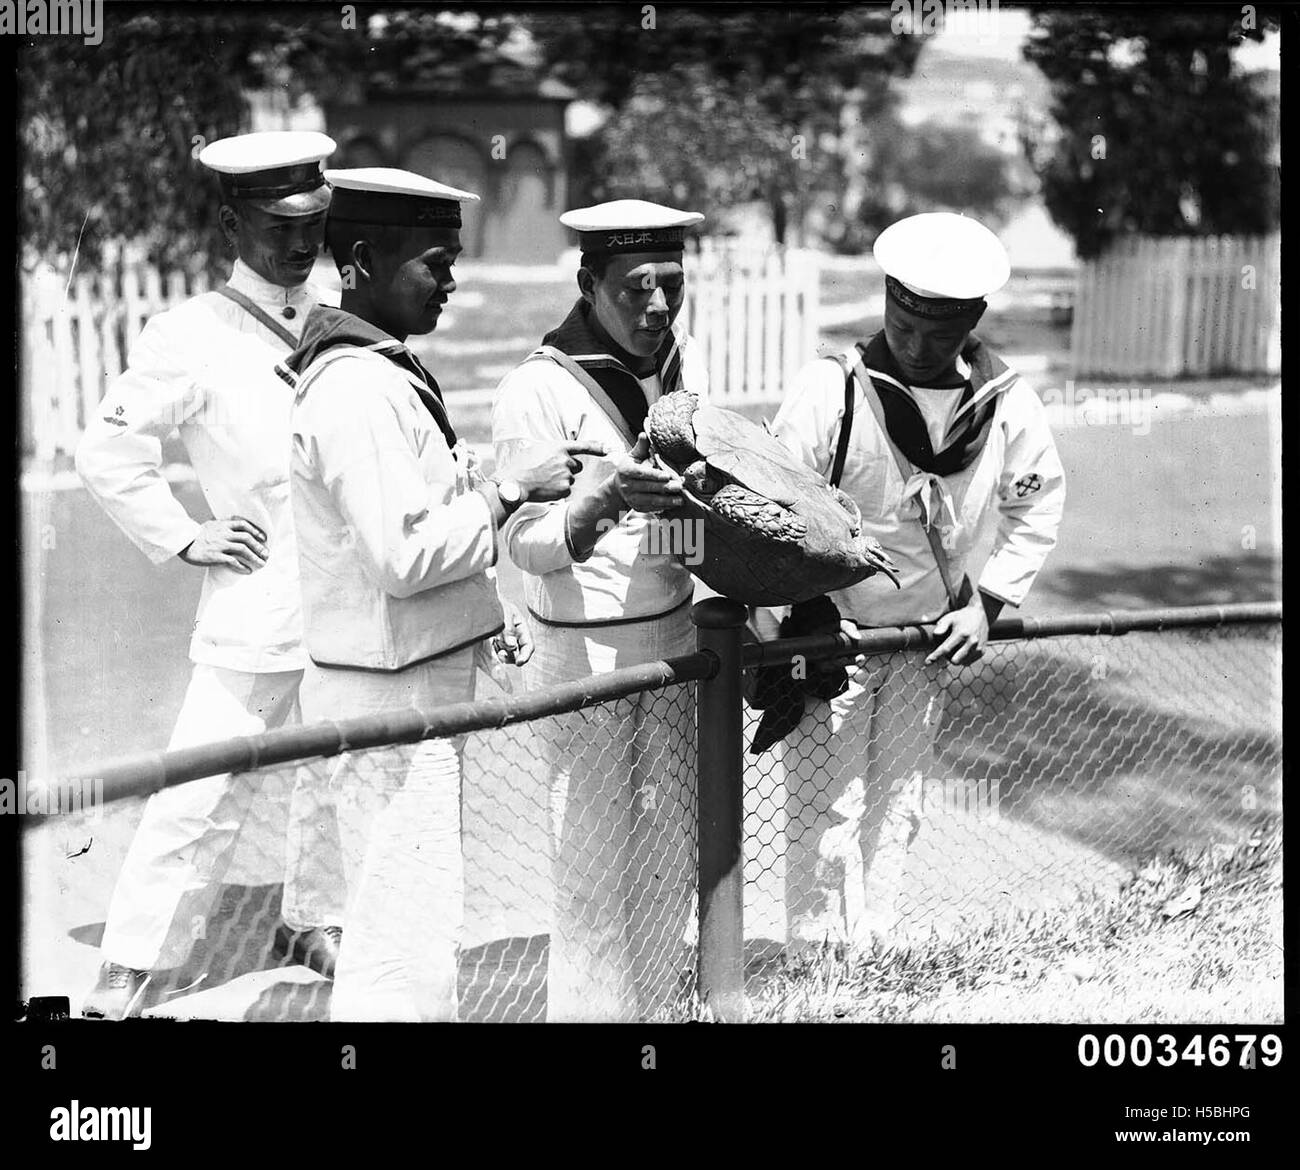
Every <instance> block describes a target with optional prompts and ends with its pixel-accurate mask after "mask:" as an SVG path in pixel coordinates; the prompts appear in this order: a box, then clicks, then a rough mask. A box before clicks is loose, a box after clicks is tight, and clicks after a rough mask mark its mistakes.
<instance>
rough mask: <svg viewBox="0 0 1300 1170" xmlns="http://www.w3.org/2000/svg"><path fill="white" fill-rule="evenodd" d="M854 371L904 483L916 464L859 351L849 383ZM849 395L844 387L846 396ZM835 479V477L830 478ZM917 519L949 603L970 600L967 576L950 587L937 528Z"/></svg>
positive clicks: (955, 604) (955, 606)
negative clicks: (888, 422)
mask: <svg viewBox="0 0 1300 1170" xmlns="http://www.w3.org/2000/svg"><path fill="white" fill-rule="evenodd" d="M854 375H856V376H857V377H858V379H859V381H861V383H862V390H863V394H864V396H865V397H866V400H867V405H868V406H870V407H871V413H872V414H873V415H875V417H876V425H877V426H878V427H879V428H880V433H881V434H882V435H884V437H885V445H886V446H888V448H889V450H890V451H891V452H892V453H893V456H894V462H896V463H897V464H898V470H899V472H900V473H901V475H902V477H903V482H904V483H906V482H907V481H908V480H909V479H911V478H912V476H913V475H915V474H916V468H914V467H913V466H912V463H911V460H909V459H908V458H907V456H906V455H904V454H903V453H902V451H900V450H899V449H898V445H897V444H896V443H895V442H894V440H893V437H892V436H891V435H890V433H889V428H888V427H887V426H885V407H884V404H883V403H882V402H881V401H880V395H879V393H878V392H877V390H876V387H875V384H874V383H873V382H872V381H871V375H870V374H868V373H867V371H866V368H865V367H864V366H863V364H862V357H861V355H860V354H859V355H858V357H857V360H856V361H854V362H853V369H852V371H851V373H850V374H849V385H851V384H852V379H853V376H854ZM848 397H849V393H848V391H847V390H846V393H845V398H846V400H847V399H848ZM832 482H834V481H832ZM917 523H918V524H920V525H921V528H922V530H923V531H924V532H925V538H926V540H927V541H928V542H929V544H930V552H931V553H933V554H934V560H935V564H937V565H938V566H939V577H940V579H941V580H942V581H943V589H944V592H945V593H946V594H947V595H948V604H949V605H950V606H951V607H952V608H953V609H958V608H960V607H961V606H963V605H965V604H966V602H967V601H969V600H970V598H971V594H972V589H971V584H970V578H969V577H963V578H962V583H961V587H960V588H959V589H957V588H954V587H953V583H952V569H951V567H950V566H949V564H948V551H947V550H946V549H945V548H944V547H943V540H942V539H941V538H940V536H939V534H938V532H936V531H935V529H934V525H933V524H931V525H930V527H928V528H927V527H926V526H925V524H924V522H923V521H921V520H920V519H919V518H918V520H917Z"/></svg>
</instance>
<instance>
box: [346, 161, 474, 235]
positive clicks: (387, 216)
mask: <svg viewBox="0 0 1300 1170" xmlns="http://www.w3.org/2000/svg"><path fill="white" fill-rule="evenodd" d="M325 178H326V179H327V180H328V181H329V183H330V184H331V186H333V188H334V202H333V204H332V205H331V206H330V218H331V219H342V220H347V221H349V222H354V223H368V224H377V225H382V224H391V225H394V226H398V227H447V228H458V227H460V226H461V224H460V205H461V204H462V203H474V202H477V201H478V196H477V195H475V194H474V193H473V192H471V191H462V190H460V189H459V188H458V187H449V186H447V184H446V183H439V182H437V181H436V180H435V179H428V178H425V176H424V175H417V174H416V173H415V172H414V171H403V170H399V169H397V168H396V167H351V168H345V169H340V170H328V171H326V172H325Z"/></svg>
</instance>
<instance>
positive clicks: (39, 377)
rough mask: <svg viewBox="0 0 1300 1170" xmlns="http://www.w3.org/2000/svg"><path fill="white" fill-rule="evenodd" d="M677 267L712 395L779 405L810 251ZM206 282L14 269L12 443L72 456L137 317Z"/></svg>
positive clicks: (691, 258) (794, 349) (707, 259)
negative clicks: (18, 290) (17, 334)
mask: <svg viewBox="0 0 1300 1170" xmlns="http://www.w3.org/2000/svg"><path fill="white" fill-rule="evenodd" d="M686 265H687V271H688V273H689V277H688V281H687V289H688V292H687V299H686V306H685V309H684V313H685V315H686V321H687V324H688V328H689V329H690V331H691V333H692V335H693V336H694V338H695V340H696V342H697V343H698V345H699V347H700V350H701V354H702V358H703V360H704V362H705V364H706V367H707V369H708V371H709V385H710V390H711V393H712V394H713V395H714V396H715V398H716V400H717V401H720V402H727V403H731V404H733V405H734V404H736V403H740V402H756V403H764V404H771V403H776V402H779V401H780V400H781V397H782V394H783V393H784V390H785V388H786V386H787V385H788V384H789V382H790V379H791V378H792V377H793V375H794V372H795V370H797V369H798V368H799V366H800V365H802V364H803V363H804V362H806V361H807V360H808V359H809V358H811V357H813V356H814V355H815V353H816V347H817V280H818V266H817V256H816V254H815V253H812V252H806V251H800V250H794V249H788V250H785V251H778V250H766V251H764V250H757V249H754V248H747V247H739V246H734V245H730V244H725V243H723V244H719V243H717V242H716V241H713V240H705V241H703V247H702V249H701V251H700V252H699V253H695V252H691V253H689V254H688V256H687V259H686ZM209 287H210V286H209V283H208V280H207V278H206V276H203V275H197V276H195V275H191V274H188V273H184V272H168V273H166V274H163V273H160V272H159V271H158V270H157V269H155V268H153V267H151V266H150V265H148V264H146V263H145V262H144V261H143V260H141V259H140V258H139V257H138V256H134V255H131V254H128V255H126V257H125V258H115V260H114V262H113V263H111V264H106V265H105V266H104V268H103V270H102V271H98V272H94V273H89V272H86V273H79V274H77V275H75V276H74V277H73V278H72V280H71V282H69V281H68V279H67V276H66V274H61V273H59V272H56V271H55V270H53V269H52V268H49V267H44V266H35V267H29V268H28V269H27V270H26V271H24V273H23V276H22V307H23V314H22V359H21V360H22V366H21V369H22V387H21V392H22V403H23V409H22V421H23V434H22V449H23V450H24V451H25V452H28V453H31V454H34V455H35V456H36V457H37V458H38V459H41V460H54V459H57V458H58V457H59V456H68V455H71V454H72V452H73V451H74V450H75V449H76V445H77V441H78V439H79V438H80V437H81V432H82V429H83V427H84V425H85V422H86V420H87V419H88V418H89V417H91V413H92V412H93V410H94V409H95V408H96V407H97V406H98V404H99V402H100V400H101V399H102V398H103V396H104V391H105V389H106V387H107V385H108V382H109V380H110V379H112V378H113V377H115V376H116V375H117V374H118V373H120V372H121V371H122V370H123V369H124V368H125V366H126V357H127V354H128V353H129V352H130V348H131V343H132V342H133V341H134V340H135V338H136V337H137V336H138V335H139V333H140V330H141V329H143V328H144V323H145V322H146V321H147V320H148V319H149V318H150V317H151V316H152V315H153V314H155V313H157V312H160V311H162V310H163V309H166V308H170V307H171V306H173V305H175V304H178V303H179V302H181V301H183V300H185V299H186V298H188V297H192V296H196V295H198V294H199V293H201V292H206V291H207V290H208V288H209ZM509 356H511V355H510V354H503V355H502V358H503V360H505V359H506V358H508V357H509ZM451 389H454V388H451Z"/></svg>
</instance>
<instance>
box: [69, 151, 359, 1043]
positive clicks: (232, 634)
mask: <svg viewBox="0 0 1300 1170" xmlns="http://www.w3.org/2000/svg"><path fill="white" fill-rule="evenodd" d="M333 148H334V143H333V141H332V140H331V139H329V138H328V137H326V136H325V135H323V134H301V133H288V132H286V133H267V134H247V135H240V136H238V137H235V138H225V139H222V140H221V141H219V142H214V143H212V144H211V145H210V146H208V147H206V148H205V149H204V150H203V152H202V154H201V156H200V157H201V161H202V162H203V163H204V165H205V166H207V167H209V168H211V169H212V170H214V171H215V172H216V173H217V174H218V175H219V177H220V181H221V184H222V191H223V195H224V202H223V205H222V207H221V220H222V227H223V229H224V231H225V235H226V238H227V240H228V242H229V244H230V245H231V247H232V248H234V250H235V254H236V259H235V262H234V270H233V272H232V273H231V276H230V279H229V281H228V282H227V283H226V284H225V285H224V286H222V287H221V288H219V289H216V290H215V291H212V292H207V293H204V294H202V295H201V296H197V297H194V298H192V299H190V300H188V301H186V302H184V303H183V304H181V305H178V306H176V307H174V308H172V309H169V310H168V311H166V312H163V313H159V314H157V315H156V316H155V317H153V318H151V319H150V320H149V322H148V323H147V324H146V325H145V327H144V329H143V331H142V332H141V334H140V336H139V337H138V338H137V339H136V340H135V342H134V343H133V345H132V347H131V352H130V356H129V358H128V366H127V369H126V371H125V372H124V373H123V374H121V375H120V376H119V377H117V378H115V379H114V380H113V382H112V384H111V385H110V386H109V388H108V392H107V394H106V395H105V397H104V400H103V402H102V403H101V405H100V408H99V410H98V411H97V412H95V414H94V417H92V418H91V420H90V422H89V423H88V425H87V428H86V433H85V436H84V437H83V439H82V441H81V444H80V445H79V447H78V449H77V456H76V461H77V470H78V471H79V472H80V474H81V477H82V479H83V480H84V482H85V484H86V487H87V489H88V490H89V491H90V493H91V495H92V496H93V497H94V498H95V500H96V502H97V503H99V504H100V506H101V507H102V508H103V509H104V510H105V511H106V512H107V513H108V515H109V516H110V517H111V518H112V520H113V521H114V522H115V523H116V524H117V525H118V527H119V528H121V529H122V531H123V532H124V533H125V534H126V535H127V536H128V537H129V538H130V539H131V541H132V542H133V543H134V544H135V545H136V546H137V547H138V548H139V549H140V550H141V551H142V552H143V553H144V554H145V555H146V556H148V557H149V559H150V560H152V561H153V562H154V563H156V564H162V563H163V562H165V561H168V560H170V559H171V558H172V557H179V558H180V559H181V560H183V561H184V562H185V563H186V564H189V565H194V566H196V567H197V568H198V569H200V570H201V571H202V573H203V590H202V594H201V596H200V599H199V606H198V613H197V614H196V616H195V622H194V634H193V637H192V639H191V641H190V658H191V659H192V660H193V662H194V664H195V666H194V672H193V675H192V678H191V681H190V685H189V689H188V691H187V692H186V696H185V701H184V703H183V705H182V707H181V712H180V715H179V717H178V719H177V723H176V727H175V731H174V733H173V735H172V739H171V744H170V746H171V747H173V748H177V747H185V746H189V745H191V744H197V743H205V742H210V741H213V740H219V739H223V738H226V737H229V736H234V735H249V734H254V733H256V732H260V731H262V730H264V729H266V728H268V727H277V726H280V725H282V724H285V723H294V722H297V721H298V718H299V708H298V688H299V683H300V681H301V678H302V668H303V666H304V665H305V663H306V655H305V653H304V651H303V646H302V617H301V609H300V601H299V585H298V558H297V552H296V550H295V545H294V530H293V523H292V517H291V514H290V508H289V498H288V472H289V458H288V455H289V406H290V402H291V400H292V394H291V393H290V391H289V390H288V388H287V387H286V386H285V385H284V384H283V383H282V382H281V381H280V380H279V379H277V378H276V377H275V375H274V373H273V372H272V367H273V366H274V364H275V362H276V361H277V360H279V359H280V358H282V357H284V356H285V355H287V354H288V353H289V352H290V351H291V350H292V349H293V348H294V347H295V346H296V345H297V344H298V338H299V333H300V331H301V329H302V325H303V322H304V321H305V320H306V317H307V313H308V311H309V310H310V308H311V307H312V306H313V305H314V304H316V303H317V302H318V301H319V300H320V299H321V297H322V294H321V291H320V290H319V289H317V288H316V287H314V286H313V285H312V284H310V283H309V282H308V276H309V274H310V272H311V268H312V265H313V264H314V263H315V260H316V256H317V252H318V250H319V247H320V242H321V238H322V235H323V232H324V221H325V215H324V212H325V208H326V207H327V206H328V204H329V188H328V187H327V186H325V182H324V178H323V176H322V174H321V166H320V164H321V160H322V159H323V158H324V157H325V156H326V155H328V154H329V152H330V151H331V150H333ZM285 225H289V228H288V230H285ZM176 429H179V433H180V438H181V441H182V442H183V443H184V445H185V448H186V451H187V452H188V454H189V459H190V463H191V464H192V466H193V468H194V470H195V473H196V474H197V477H198V480H199V484H200V486H201V487H202V490H203V494H204V497H205V498H206V500H207V503H208V505H209V506H210V507H211V509H212V511H213V513H214V514H215V516H216V517H217V518H216V519H213V520H209V521H207V522H200V521H198V520H195V519H194V518H193V517H191V516H190V515H189V514H188V513H187V511H186V509H185V507H184V506H183V505H182V504H181V502H180V501H179V500H178V499H177V498H176V496H174V495H173V494H172V490H171V486H170V485H169V483H168V481H167V479H166V478H165V476H164V475H163V471H162V444H163V441H164V440H165V439H166V438H167V436H168V435H169V434H170V433H171V432H172V431H173V430H176ZM259 791H260V786H257V785H252V784H250V783H249V782H248V781H247V780H234V781H232V780H230V778H228V777H212V778H210V779H206V780H198V781H195V782H193V783H191V784H182V785H178V786H176V787H174V788H168V789H166V790H164V791H162V792H159V793H157V794H156V795H154V796H153V797H151V798H150V800H149V803H148V805H147V806H146V809H145V812H144V816H143V819H142V820H141V822H140V826H139V828H138V830H137V831H136V835H135V837H134V839H133V841H132V844H131V848H130V850H129V852H128V854H127V857H126V860H125V862H124V864H123V868H122V871H121V874H120V875H119V878H118V883H117V888H116V890H115V892H114V895H113V899H112V902H111V904H110V906H109V910H108V917H107V922H106V925H105V928H104V936H103V943H102V950H103V954H104V959H105V967H104V971H103V972H102V973H101V980H100V985H99V986H98V987H97V988H96V989H95V991H94V992H93V993H92V995H91V996H90V998H89V999H88V1000H87V1003H86V1008H85V1010H86V1012H87V1013H88V1014H98V1015H107V1016H110V1017H112V1016H118V1015H122V1014H135V1013H136V1012H138V1011H139V1009H140V1005H141V1002H142V999H141V994H140V993H142V992H143V989H144V988H145V986H146V983H147V981H148V980H149V979H150V973H163V972H166V971H169V970H172V969H175V968H177V967H180V966H181V965H182V963H183V961H184V959H185V957H186V955H187V953H188V951H189V945H190V942H191V940H192V938H193V937H194V936H193V924H194V922H195V921H198V920H201V919H202V918H203V917H204V916H205V915H206V914H207V912H208V910H209V908H210V906H211V903H212V899H213V898H214V897H215V895H216V892H217V890H218V889H219V887H220V882H221V877H222V874H223V873H224V872H225V869H226V866H227V865H228V864H229V861H230V858H231V855H232V853H233V850H234V846H235V841H236V837H237V836H238V834H239V830H240V826H241V824H243V823H244V822H245V821H246V820H248V818H250V817H251V818H252V820H251V822H249V823H250V827H251V825H261V826H265V825H268V824H270V825H274V824H275V823H276V820H277V818H276V817H274V816H268V813H270V812H272V811H274V810H270V809H267V808H254V810H253V811H252V812H251V813H250V812H249V808H250V804H251V802H252V801H253V799H254V796H255V794H256V793H257V792H259ZM266 791H267V792H270V791H271V789H270V786H267V789H266ZM257 799H258V800H262V799H269V798H265V797H263V796H257ZM300 815H301V813H300V810H299V809H298V808H297V806H296V804H295V805H294V807H293V808H292V809H291V811H290V850H291V853H290V856H289V859H288V862H287V869H286V870H281V871H277V872H276V873H275V874H273V875H267V880H268V881H279V880H280V879H281V878H283V880H284V883H285V896H284V918H285V920H286V922H288V923H289V924H290V925H291V926H293V927H295V928H298V929H299V930H300V933H299V934H298V936H297V938H296V939H295V940H294V941H293V942H292V944H291V945H292V946H293V948H294V955H295V956H297V957H299V958H303V957H304V956H306V959H307V961H308V962H309V964H310V965H314V966H316V967H317V969H319V970H324V971H327V972H328V971H330V970H332V966H333V957H332V952H333V949H334V946H335V941H334V939H333V936H332V934H330V933H322V932H319V931H310V932H309V931H308V930H307V928H316V927H330V928H331V929H333V928H336V927H337V925H338V924H339V923H340V922H341V915H342V892H341V881H338V880H337V879H338V875H337V864H335V865H334V866H333V870H334V871H335V872H333V873H331V872H330V869H329V867H328V866H326V865H318V866H317V867H316V868H315V869H314V870H313V872H312V873H311V874H308V873H306V872H305V870H304V869H303V862H304V859H303V858H302V857H301V856H300V855H298V854H296V853H293V852H292V850H293V842H294V841H296V840H297V835H296V833H295V831H294V826H295V825H296V824H297V822H298V819H299V818H300ZM278 823H279V827H280V829H283V827H284V818H283V814H280V815H279V818H278ZM264 836H265V829H264V828H263V829H260V830H259V832H258V833H257V834H254V833H252V832H251V831H250V832H249V833H245V834H244V839H245V840H246V841H250V842H251V841H252V840H254V838H255V837H264ZM258 843H259V845H260V847H261V849H262V850H263V851H265V852H266V853H267V855H269V856H274V855H275V854H276V852H278V851H280V850H283V849H284V844H283V842H282V841H276V842H269V841H266V840H261V841H259V842H258ZM331 859H332V860H333V861H334V862H335V863H336V862H337V857H336V856H334V855H328V856H323V857H321V858H318V859H316V860H317V861H318V862H329V861H330V860H331ZM304 948H307V949H306V950H305V949H304ZM309 952H310V953H309ZM161 983H162V978H161V975H160V974H158V975H156V976H155V977H154V978H153V980H152V984H153V987H154V988H157V987H159V986H160V985H161Z"/></svg>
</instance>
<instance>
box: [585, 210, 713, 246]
mask: <svg viewBox="0 0 1300 1170" xmlns="http://www.w3.org/2000/svg"><path fill="white" fill-rule="evenodd" d="M560 222H561V223H562V224H564V226H565V227H569V228H572V229H573V230H574V231H576V232H577V233H578V243H579V246H580V247H581V248H582V250H583V251H584V252H680V251H682V249H683V248H684V247H685V246H686V229H687V228H688V227H694V226H695V225H696V224H698V223H703V222H704V216H703V214H702V213H701V212H698V211H679V210H678V209H677V208H675V207H665V206H663V204H661V203H649V202H647V201H646V200H644V199H615V200H612V201H611V202H609V203H597V204H595V205H594V206H592V207H576V208H574V209H573V210H572V211H566V212H565V213H564V214H563V215H562V216H560Z"/></svg>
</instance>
